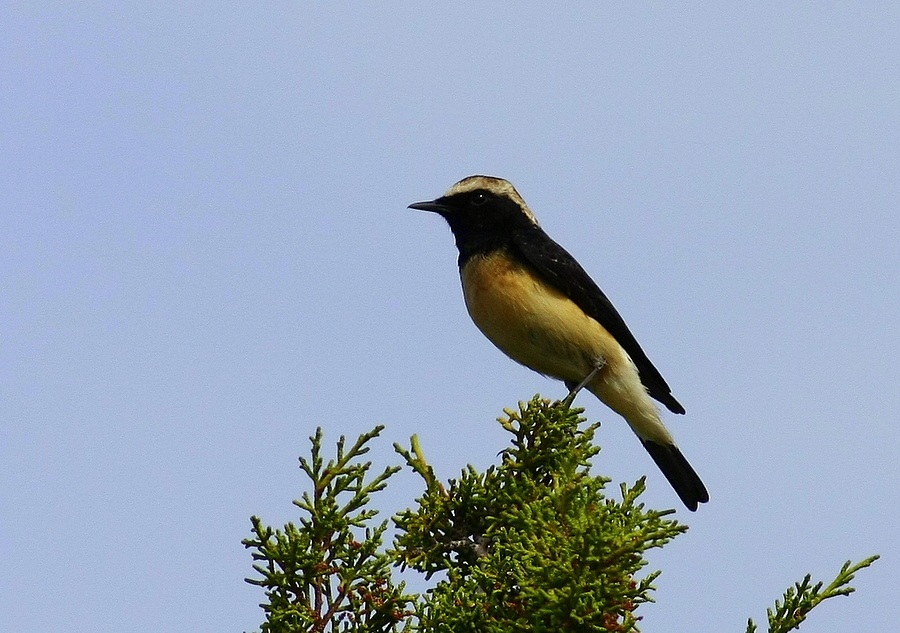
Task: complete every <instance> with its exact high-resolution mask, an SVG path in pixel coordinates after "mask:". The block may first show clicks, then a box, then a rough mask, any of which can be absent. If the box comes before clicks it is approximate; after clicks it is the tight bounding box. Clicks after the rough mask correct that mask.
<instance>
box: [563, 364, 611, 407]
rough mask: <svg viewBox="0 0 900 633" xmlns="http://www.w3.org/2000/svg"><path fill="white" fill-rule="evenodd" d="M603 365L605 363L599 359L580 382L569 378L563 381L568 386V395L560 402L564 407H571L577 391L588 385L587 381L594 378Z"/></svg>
mask: <svg viewBox="0 0 900 633" xmlns="http://www.w3.org/2000/svg"><path fill="white" fill-rule="evenodd" d="M605 366H606V363H605V362H604V361H602V360H601V361H600V362H599V364H598V365H597V366H596V367H594V368H593V369H592V370H591V372H590V373H589V374H588V375H587V376H585V377H584V380H582V381H581V382H579V383H577V384H576V383H574V382H573V381H571V380H566V381H564V382H565V384H566V387H568V388H569V395H567V396H566V397H565V399H563V400H562V402H561V403H560V404H562V406H563V407H564V408H566V409H568V408H569V407H571V406H572V402H574V400H575V396H577V395H578V392H579V391H581V390H582V389H584V388H585V387H586V386H587V385H588V383H590V382H591V381H592V380H593V379H594V378H596V377H597V374H599V373H600V370H601V369H603V368H604V367H605Z"/></svg>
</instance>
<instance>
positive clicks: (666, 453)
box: [641, 439, 709, 512]
mask: <svg viewBox="0 0 900 633" xmlns="http://www.w3.org/2000/svg"><path fill="white" fill-rule="evenodd" d="M641 443H642V444H643V445H644V448H646V449H647V452H648V453H650V457H652V458H653V461H655V462H656V465H657V466H659V469H660V470H661V471H662V474H663V475H665V476H666V479H668V480H669V483H670V484H672V487H673V488H674V489H675V492H676V493H678V496H679V497H680V498H681V501H682V502H684V505H685V506H687V509H688V510H690V511H691V512H694V511H695V510H696V509H697V504H700V503H706V502H707V501H709V493H708V492H707V491H706V486H704V485H703V482H702V481H700V477H699V476H697V473H696V472H694V469H693V468H692V467H691V465H690V464H689V463H688V460H686V459H685V458H684V455H682V454H681V451H680V450H678V447H677V446H675V445H674V444H668V445H665V444H657V443H656V442H651V441H650V440H644V439H642V440H641Z"/></svg>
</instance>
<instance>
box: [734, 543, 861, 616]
mask: <svg viewBox="0 0 900 633" xmlns="http://www.w3.org/2000/svg"><path fill="white" fill-rule="evenodd" d="M876 560H878V556H870V557H869V558H867V559H865V560H863V561H860V562H859V563H856V564H855V565H854V564H851V562H850V561H849V560H848V561H847V562H846V563H844V565H843V566H842V567H841V570H840V571H839V572H838V575H837V576H836V577H835V579H834V580H832V581H831V583H830V584H829V585H828V586H827V587H825V588H824V589H823V588H822V584H823V583H822V582H817V583H816V584H815V585H811V584H810V583H811V582H812V577H811V576H810V575H809V574H807V575H806V577H805V578H804V579H803V580H802V581H800V582H798V583H795V584H794V586H793V587H788V590H787V591H785V592H784V598H782V599H781V600H776V601H775V608H774V609H769V610H768V612H767V613H768V617H769V633H787V632H788V631H793V630H794V629H797V628H800V624H801V623H802V622H803V621H804V620H806V616H807V615H809V612H810V611H811V610H812V608H813V607H815V606H816V605H818V604H819V603H821V602H822V601H824V600H827V599H828V598H833V597H835V596H849V595H850V594H851V593H853V592H854V591H856V589H854V588H853V587H851V586H850V583H851V582H852V581H853V578H854V576H855V574H856V572H858V571H859V570H860V569H864V568H866V567H868V566H869V565H871V564H872V563H874V562H875V561H876ZM747 633H756V624H754V622H753V620H752V619H750V620H749V621H748V622H747Z"/></svg>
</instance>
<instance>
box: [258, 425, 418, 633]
mask: <svg viewBox="0 0 900 633" xmlns="http://www.w3.org/2000/svg"><path fill="white" fill-rule="evenodd" d="M383 428H384V427H381V426H379V427H376V428H375V429H374V430H373V431H371V432H369V433H365V434H363V435H361V436H360V437H359V439H358V440H357V441H356V443H355V444H354V445H353V446H352V447H351V448H350V449H349V450H348V451H346V452H345V451H344V438H343V437H341V439H340V440H339V441H338V448H337V458H336V459H333V460H329V461H328V463H327V464H326V463H325V462H324V460H323V459H322V456H321V447H322V429H317V430H316V434H315V435H314V436H313V437H311V438H310V441H311V442H312V459H310V460H306V459H304V458H302V457H301V458H300V468H301V469H302V470H303V472H305V473H306V475H307V476H308V477H309V478H310V480H311V481H312V485H313V494H312V496H310V494H309V493H308V492H304V493H303V496H302V497H301V498H300V499H299V500H297V501H294V504H295V505H296V506H297V507H298V508H300V509H301V511H303V513H304V516H301V518H300V527H297V526H296V525H294V524H293V523H288V524H287V525H286V526H285V527H284V530H273V529H272V528H270V527H267V526H265V525H263V523H262V521H261V520H260V519H259V518H258V517H252V518H251V520H250V521H251V523H252V526H253V534H254V537H253V538H249V539H245V540H244V541H243V543H244V546H245V547H247V548H248V549H251V550H253V560H255V561H261V562H262V563H263V564H260V562H257V563H255V564H254V565H253V568H254V569H255V570H256V571H257V572H259V573H260V574H261V575H262V579H259V580H257V579H250V578H248V579H247V582H249V583H251V584H254V585H258V586H260V587H264V588H265V590H266V599H267V601H268V603H267V604H264V605H262V607H263V609H264V610H265V612H266V620H267V621H266V623H264V624H263V625H262V627H261V628H262V631H263V632H264V633H290V632H297V631H311V632H312V631H315V632H318V631H348V632H349V631H354V632H360V633H363V632H365V633H375V632H376V631H377V632H380V631H396V630H398V629H397V625H398V623H400V622H401V621H403V620H404V619H405V618H406V617H407V616H408V615H409V613H408V612H407V606H408V605H409V604H410V603H411V601H412V599H413V598H412V596H407V595H404V594H403V584H402V583H401V584H400V585H397V586H395V585H393V584H392V582H391V573H390V565H391V562H392V561H391V558H390V557H388V556H387V555H386V554H384V553H383V552H380V549H381V545H382V536H383V535H384V531H385V530H386V529H387V522H386V521H385V522H382V523H381V524H380V525H377V526H375V527H370V526H369V524H370V522H371V519H372V518H373V517H374V516H375V514H376V511H375V510H371V509H365V507H366V506H367V505H368V503H369V500H370V495H371V494H372V493H374V492H378V491H379V490H382V489H383V488H384V486H385V482H386V480H387V479H388V477H390V476H391V475H392V474H394V473H395V472H397V471H398V470H399V467H389V468H385V470H384V471H383V472H382V473H381V474H380V475H378V476H376V477H375V478H374V479H373V480H372V481H370V482H368V483H367V482H366V481H365V478H366V474H367V473H368V470H369V468H370V467H371V465H372V464H371V462H365V463H359V462H358V459H359V457H360V456H362V455H363V454H365V453H367V452H368V450H369V449H368V447H366V446H365V445H366V443H368V442H369V441H370V440H371V439H372V438H374V437H377V436H378V435H379V433H381V430H382V429H383ZM360 532H362V534H360Z"/></svg>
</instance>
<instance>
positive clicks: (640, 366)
mask: <svg viewBox="0 0 900 633" xmlns="http://www.w3.org/2000/svg"><path fill="white" fill-rule="evenodd" d="M512 243H513V247H514V248H515V249H516V250H517V251H518V254H519V255H520V256H521V257H522V259H524V260H525V261H526V262H528V263H529V264H531V266H532V267H533V268H534V269H535V270H536V271H537V272H538V273H539V274H540V275H541V276H543V277H544V278H545V279H547V281H549V282H550V283H551V284H552V285H553V286H555V287H556V288H559V289H560V290H561V291H562V292H564V293H565V294H566V296H568V297H569V298H570V299H572V301H574V302H575V303H576V304H577V305H578V307H579V308H581V309H582V310H584V312H585V314H587V315H588V316H589V317H591V318H592V319H594V320H595V321H597V322H598V323H599V324H600V325H602V326H603V327H604V328H606V331H607V332H609V333H610V334H612V335H613V336H614V337H615V339H616V340H617V341H618V342H619V344H620V345H621V346H622V347H623V348H624V349H625V351H626V352H628V355H629V356H631V360H632V361H634V364H635V366H636V367H637V370H638V373H639V374H640V377H641V382H642V383H643V384H644V387H646V389H647V393H649V394H650V396H652V397H653V398H656V399H657V400H658V401H659V402H661V403H663V404H664V405H665V406H666V407H667V408H668V409H669V410H670V411H672V412H673V413H684V407H683V406H681V404H680V403H679V402H678V401H677V400H676V399H675V398H674V397H673V396H672V390H671V389H670V388H669V385H668V384H666V381H665V379H663V377H662V374H660V373H659V371H658V370H657V369H656V367H654V366H653V363H651V362H650V359H649V358H647V355H646V354H645V353H644V350H642V349H641V346H640V345H638V342H637V340H636V339H635V338H634V335H633V334H632V333H631V330H629V329H628V326H627V325H625V321H624V320H623V319H622V317H621V316H620V315H619V313H618V312H617V311H616V309H615V308H614V307H613V304H612V303H611V302H610V300H609V299H607V298H606V295H605V294H603V291H602V290H600V288H599V287H598V286H597V284H596V283H594V280H593V279H591V278H590V276H589V275H588V274H587V272H585V270H584V268H582V267H581V265H580V264H579V263H578V262H577V261H575V258H574V257H572V256H571V255H570V254H569V253H568V251H566V249H564V248H563V247H562V246H560V245H559V244H557V243H556V242H554V241H553V239H551V238H550V236H549V235H547V234H546V233H545V232H544V230H543V229H541V228H540V227H533V228H531V229H529V230H524V231H516V233H515V234H514V235H513V240H512Z"/></svg>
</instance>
